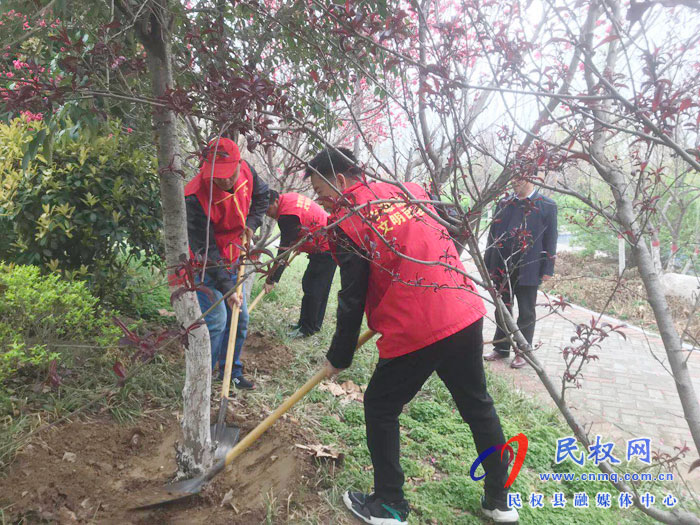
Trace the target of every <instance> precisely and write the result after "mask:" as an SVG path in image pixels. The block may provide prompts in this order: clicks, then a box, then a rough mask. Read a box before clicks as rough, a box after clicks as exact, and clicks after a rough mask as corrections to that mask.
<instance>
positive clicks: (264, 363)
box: [241, 331, 294, 375]
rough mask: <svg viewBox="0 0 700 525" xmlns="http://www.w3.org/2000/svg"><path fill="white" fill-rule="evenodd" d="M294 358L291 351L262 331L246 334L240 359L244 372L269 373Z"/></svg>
mask: <svg viewBox="0 0 700 525" xmlns="http://www.w3.org/2000/svg"><path fill="white" fill-rule="evenodd" d="M293 360H294V358H293V354H292V351H291V350H290V349H289V348H287V347H286V346H284V345H281V344H280V343H279V342H277V341H275V340H274V339H272V338H270V337H268V336H266V335H265V334H263V333H262V332H259V331H254V332H251V333H249V334H248V338H247V339H246V342H245V346H244V347H243V352H242V355H241V361H242V362H243V366H244V367H245V371H246V373H248V372H250V373H255V374H259V375H269V374H271V373H273V372H275V371H277V370H279V369H284V368H287V367H288V366H289V364H290V363H291V362H292V361H293Z"/></svg>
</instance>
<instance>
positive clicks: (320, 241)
mask: <svg viewBox="0 0 700 525" xmlns="http://www.w3.org/2000/svg"><path fill="white" fill-rule="evenodd" d="M267 216H268V217H271V218H273V219H277V224H278V225H279V228H280V247H279V251H278V256H279V255H281V254H282V253H284V252H286V251H287V250H288V249H289V248H291V247H292V246H294V245H295V244H297V243H299V242H300V241H302V240H303V243H302V244H300V245H299V247H298V248H297V250H298V251H300V252H305V253H308V254H309V265H308V266H307V267H306V271H305V272H304V277H303V278H302V280H301V288H302V290H303V291H304V297H303V298H302V300H301V313H300V315H299V322H298V323H297V324H296V325H294V326H292V332H291V333H290V335H291V336H292V337H308V336H310V335H313V334H315V333H316V332H318V331H319V330H321V326H322V325H323V318H324V316H325V315H326V305H327V304H328V294H329V293H330V291H331V285H332V284H333V276H334V275H335V267H336V264H335V261H334V260H333V256H332V255H331V253H330V248H329V246H328V238H327V235H326V231H325V227H326V225H327V224H328V213H326V212H325V211H324V210H323V208H321V206H319V205H318V204H316V203H315V202H313V201H312V200H311V199H309V198H308V197H306V196H304V195H300V194H298V193H283V194H281V195H280V194H279V193H278V192H276V191H275V190H270V201H269V205H268V208H267ZM285 262H286V261H283V262H282V263H281V264H278V265H276V266H275V267H274V268H273V270H272V271H271V272H270V275H269V277H268V278H267V281H266V282H265V292H266V293H269V292H271V291H272V289H273V288H274V286H275V284H276V283H278V282H279V280H280V277H282V272H284V269H285V267H286V264H284V263H285Z"/></svg>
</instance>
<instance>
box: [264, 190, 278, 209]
mask: <svg viewBox="0 0 700 525" xmlns="http://www.w3.org/2000/svg"><path fill="white" fill-rule="evenodd" d="M267 197H268V199H270V200H269V202H268V206H269V205H270V204H274V202H275V201H276V200H277V199H279V198H280V193H279V192H278V191H277V190H273V189H272V188H270V191H268V192H267Z"/></svg>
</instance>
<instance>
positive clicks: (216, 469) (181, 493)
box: [132, 330, 376, 510]
mask: <svg viewBox="0 0 700 525" xmlns="http://www.w3.org/2000/svg"><path fill="white" fill-rule="evenodd" d="M375 333H376V332H373V331H372V330H367V331H366V332H365V333H363V334H362V335H361V336H360V338H359V339H358V341H357V347H356V348H360V347H361V346H362V345H364V344H365V343H366V342H367V341H369V340H370V339H372V337H374V335H375ZM325 377H326V371H325V370H319V371H318V372H316V374H314V376H313V377H312V378H311V379H309V380H308V381H307V382H306V383H304V386H302V387H301V388H300V389H299V390H297V391H296V392H294V393H293V394H292V395H291V396H290V397H289V398H287V400H286V401H285V402H284V403H282V404H281V405H280V406H279V407H277V409H276V410H275V411H274V412H273V413H272V414H270V415H269V416H267V417H266V418H265V419H264V420H263V421H262V422H261V423H260V424H259V425H258V426H257V427H255V428H254V429H253V430H251V431H250V432H249V433H248V434H247V435H246V436H245V437H244V438H243V439H242V440H241V441H240V442H239V443H238V444H237V445H236V446H235V447H233V448H232V449H231V450H229V451H228V452H227V453H226V455H225V456H224V457H220V458H217V460H216V462H215V463H214V465H212V467H211V468H210V469H209V470H207V471H206V472H205V473H204V474H202V475H200V476H198V477H196V478H190V479H185V480H182V481H177V482H175V483H170V484H168V485H166V486H165V487H163V489H164V490H165V492H166V493H167V496H165V498H164V499H163V500H162V501H159V502H157V503H150V504H147V505H143V506H141V507H135V508H134V509H132V510H138V509H149V508H154V507H158V506H160V505H163V504H166V503H172V502H175V501H178V500H181V499H184V498H188V497H190V496H194V495H195V494H198V493H199V492H200V491H201V490H202V489H203V488H204V486H205V485H206V484H207V483H209V481H211V480H212V479H213V478H214V477H215V476H216V475H217V474H219V473H220V472H221V471H223V470H224V469H225V468H226V467H227V466H228V465H230V464H231V462H232V461H233V460H234V459H236V458H237V457H238V456H240V455H241V454H242V453H243V452H244V451H245V450H246V449H247V448H248V447H250V446H251V445H252V444H253V443H255V441H256V440H257V439H258V438H259V437H260V436H262V435H263V433H264V432H265V431H266V430H267V429H268V428H270V427H271V426H272V425H273V424H274V422H275V421H277V420H278V419H279V418H280V417H282V415H283V414H284V413H285V412H287V411H288V410H289V409H290V408H292V406H294V405H295V404H296V402H297V401H299V400H300V399H301V398H302V397H304V396H305V395H306V394H308V393H309V391H310V390H311V389H312V388H313V387H315V386H316V385H318V384H319V383H320V382H321V381H322V380H323V379H324V378H325Z"/></svg>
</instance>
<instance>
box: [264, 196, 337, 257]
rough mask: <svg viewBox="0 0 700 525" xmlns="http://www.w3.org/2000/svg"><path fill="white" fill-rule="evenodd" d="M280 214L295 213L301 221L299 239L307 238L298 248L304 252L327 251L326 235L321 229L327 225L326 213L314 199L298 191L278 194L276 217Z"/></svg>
mask: <svg viewBox="0 0 700 525" xmlns="http://www.w3.org/2000/svg"><path fill="white" fill-rule="evenodd" d="M280 215H296V216H297V217H299V222H301V232H300V234H299V239H297V240H300V239H301V238H302V237H306V239H308V240H307V241H306V242H305V243H304V244H302V245H301V246H300V247H299V248H298V250H299V251H300V252H305V253H318V252H327V251H329V250H330V247H329V246H328V235H327V234H326V232H325V231H324V230H323V228H325V227H326V226H327V225H328V213H326V211H325V210H324V209H323V208H321V206H319V205H318V204H316V203H315V202H314V201H312V200H311V199H309V198H308V197H306V196H304V195H300V194H299V193H282V194H280V202H279V208H278V210H277V218H279V216H280Z"/></svg>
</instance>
